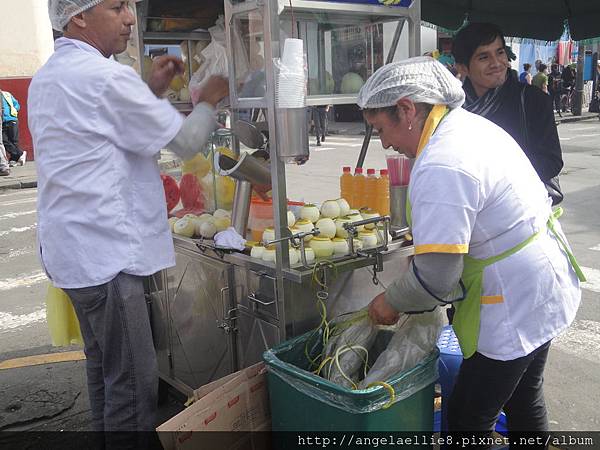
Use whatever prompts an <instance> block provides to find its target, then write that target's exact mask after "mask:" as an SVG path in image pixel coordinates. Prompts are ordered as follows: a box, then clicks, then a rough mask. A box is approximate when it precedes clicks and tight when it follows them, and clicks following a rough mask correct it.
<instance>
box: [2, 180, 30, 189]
mask: <svg viewBox="0 0 600 450" xmlns="http://www.w3.org/2000/svg"><path fill="white" fill-rule="evenodd" d="M35 187H37V179H36V178H24V179H22V180H6V181H1V180H0V191H4V190H9V189H28V188H35Z"/></svg>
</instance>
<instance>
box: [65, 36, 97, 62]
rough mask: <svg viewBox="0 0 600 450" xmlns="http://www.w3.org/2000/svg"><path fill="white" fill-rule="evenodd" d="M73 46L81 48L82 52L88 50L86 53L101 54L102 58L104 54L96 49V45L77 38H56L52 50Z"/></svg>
mask: <svg viewBox="0 0 600 450" xmlns="http://www.w3.org/2000/svg"><path fill="white" fill-rule="evenodd" d="M73 46H74V47H77V48H79V49H81V50H83V51H84V52H88V53H91V54H94V55H98V56H101V57H102V58H104V55H103V54H102V53H100V50H98V49H97V48H96V47H94V46H92V45H90V44H88V43H87V42H83V41H80V40H79V39H71V38H66V37H61V38H58V39H57V40H56V41H55V42H54V50H55V51H58V50H60V49H62V48H66V47H73Z"/></svg>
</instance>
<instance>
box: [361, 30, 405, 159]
mask: <svg viewBox="0 0 600 450" xmlns="http://www.w3.org/2000/svg"><path fill="white" fill-rule="evenodd" d="M405 23H406V19H402V20H399V21H398V24H397V25H396V31H395V33H394V38H393V39H392V45H391V46H390V51H389V53H388V55H387V58H386V61H385V63H386V64H389V63H391V62H392V61H393V60H394V56H395V55H396V49H397V48H398V42H399V41H400V35H401V34H402V29H403V28H404V24H405ZM372 135H373V126H371V125H366V129H365V138H364V139H363V143H362V147H361V149H360V155H359V156H358V162H357V163H356V167H362V166H363V164H364V163H365V158H366V156H367V150H368V149H369V143H370V142H371V136H372Z"/></svg>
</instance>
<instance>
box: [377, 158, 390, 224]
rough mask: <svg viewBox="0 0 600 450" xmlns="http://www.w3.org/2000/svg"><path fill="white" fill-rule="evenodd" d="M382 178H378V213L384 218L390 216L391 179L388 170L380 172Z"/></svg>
mask: <svg viewBox="0 0 600 450" xmlns="http://www.w3.org/2000/svg"><path fill="white" fill-rule="evenodd" d="M379 174H380V177H379V178H377V186H376V189H375V192H377V208H376V209H377V212H378V213H379V214H380V215H382V216H389V215H390V178H389V176H388V171H387V169H382V170H380V171H379Z"/></svg>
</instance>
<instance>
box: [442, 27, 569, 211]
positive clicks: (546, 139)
mask: <svg viewBox="0 0 600 450" xmlns="http://www.w3.org/2000/svg"><path fill="white" fill-rule="evenodd" d="M453 54H454V57H455V59H456V67H457V69H458V71H459V73H460V75H461V78H462V79H463V80H464V84H463V89H464V90H465V94H466V101H465V104H464V105H463V107H464V108H465V109H467V110H468V111H471V112H473V113H475V114H479V115H481V116H483V117H485V118H487V119H489V120H490V121H492V122H494V123H495V124H496V125H498V126H500V127H502V128H503V129H504V130H505V131H506V132H508V133H509V134H510V135H511V136H512V137H513V138H514V139H515V141H517V143H518V144H519V145H520V146H521V148H522V149H523V151H524V152H525V154H526V155H527V157H528V158H529V160H530V161H531V164H532V165H533V167H534V168H535V170H536V172H537V173H538V175H539V177H540V179H541V180H542V181H543V182H544V184H545V185H546V188H547V189H548V193H549V195H550V196H551V197H552V202H553V204H557V203H560V201H562V194H561V192H560V186H559V185H558V174H559V173H560V170H561V169H562V167H563V160H562V150H561V148H560V141H559V139H558V132H557V131H556V123H555V121H554V113H553V110H552V103H551V98H550V97H549V96H548V95H546V94H544V93H543V92H542V91H540V90H539V89H537V88H534V87H532V86H530V85H528V84H523V83H519V78H518V74H517V73H516V72H515V71H513V70H511V69H510V63H509V59H508V55H507V50H506V42H505V40H504V35H503V34H502V31H501V30H500V29H499V28H498V27H496V26H495V25H493V24H487V23H471V24H469V25H467V26H466V27H464V28H463V29H462V30H460V31H459V32H458V33H457V35H456V36H455V38H454V43H453Z"/></svg>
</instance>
